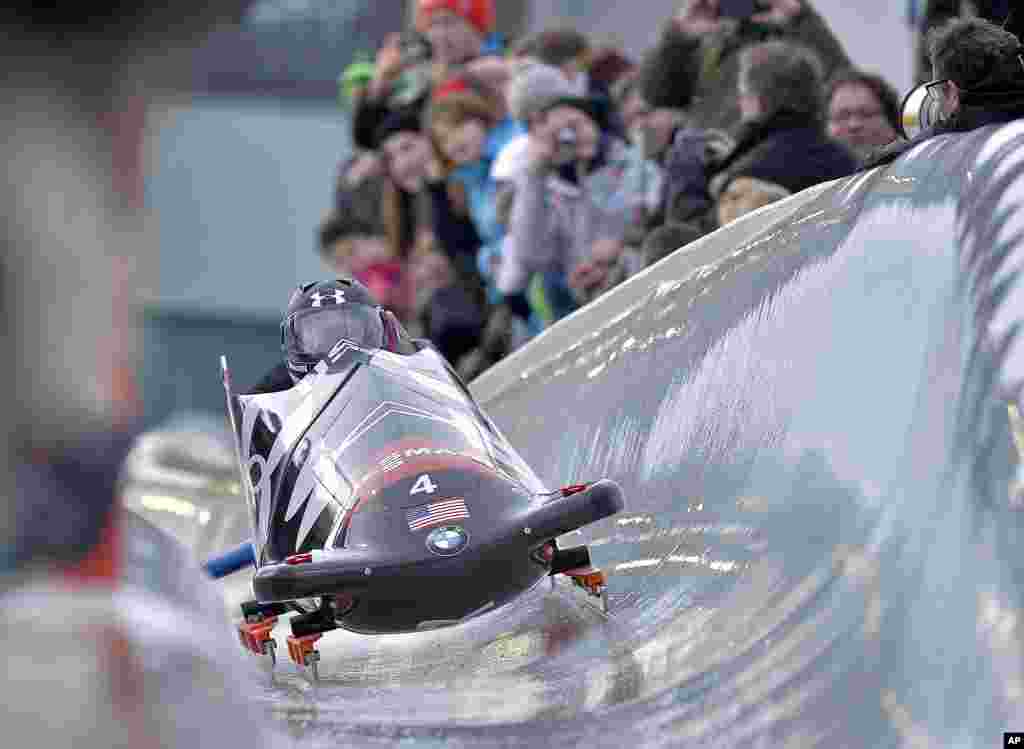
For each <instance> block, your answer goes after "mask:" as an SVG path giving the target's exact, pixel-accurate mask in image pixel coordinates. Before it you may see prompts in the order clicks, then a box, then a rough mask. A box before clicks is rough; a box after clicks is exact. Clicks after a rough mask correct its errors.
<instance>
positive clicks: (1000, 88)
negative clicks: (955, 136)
mask: <svg viewBox="0 0 1024 749" xmlns="http://www.w3.org/2000/svg"><path fill="white" fill-rule="evenodd" d="M929 55H930V57H931V63H932V80H930V81H928V82H926V83H923V84H921V85H920V86H918V87H917V88H915V89H914V90H913V91H911V92H910V93H909V94H907V96H906V98H905V99H904V100H903V106H902V110H901V113H900V117H901V123H900V124H901V126H902V129H903V133H904V135H906V137H907V138H909V140H900V141H896V142H894V143H892V144H891V145H889V146H886V147H885V148H884V149H882V150H881V151H879V152H878V153H877V154H876V155H875V156H874V157H873V158H870V159H869V160H868V162H867V166H869V167H874V166H879V165H881V164H887V163H890V162H892V161H894V160H895V159H897V158H898V157H899V156H901V155H902V154H904V153H906V152H907V151H908V150H910V149H911V148H913V147H914V146H916V145H917V144H918V143H920V142H922V141H924V140H927V139H928V138H931V137H932V136H935V135H939V134H942V133H963V132H967V131H970V130H975V129H977V128H979V127H984V126H986V125H999V124H1005V123H1007V122H1011V121H1013V120H1016V119H1021V118H1024V47H1022V46H1021V43H1020V40H1019V39H1018V38H1017V37H1016V36H1015V35H1014V34H1011V33H1010V32H1009V31H1007V30H1006V29H1004V28H1001V27H999V26H997V25H996V24H994V23H991V22H989V21H986V20H984V19H982V18H958V19H955V20H953V21H950V22H949V23H947V24H945V25H944V26H940V27H938V28H936V29H933V30H932V32H931V34H930V35H929Z"/></svg>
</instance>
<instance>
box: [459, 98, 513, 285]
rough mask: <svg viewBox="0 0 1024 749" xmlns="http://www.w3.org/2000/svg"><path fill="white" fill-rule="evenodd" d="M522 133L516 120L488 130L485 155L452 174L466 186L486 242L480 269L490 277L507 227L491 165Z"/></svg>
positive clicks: (472, 213)
mask: <svg viewBox="0 0 1024 749" xmlns="http://www.w3.org/2000/svg"><path fill="white" fill-rule="evenodd" d="M521 133H522V126H521V125H519V124H518V123H517V122H516V121H515V120H512V119H511V118H506V119H504V120H502V121H501V122H500V123H498V125H496V126H495V127H493V128H491V130H490V132H488V134H487V140H486V141H485V143H484V153H483V156H482V157H481V158H480V159H478V160H477V161H475V162H473V163H472V164H464V165H462V166H460V167H458V168H457V169H455V170H454V171H453V172H452V174H451V178H452V179H454V180H456V181H458V182H461V183H462V184H463V185H464V186H465V188H466V195H467V197H468V199H469V215H470V218H472V219H473V225H474V226H475V227H476V230H477V233H478V234H479V235H480V240H481V242H482V246H481V247H480V250H479V255H478V256H479V257H480V259H481V264H480V271H481V275H483V276H484V278H489V273H488V269H489V267H490V260H491V259H492V258H493V257H495V256H500V251H501V240H502V237H503V236H504V235H505V227H504V226H503V225H502V224H501V222H500V221H499V220H498V212H497V201H496V193H497V190H498V183H497V181H495V180H494V179H493V178H492V177H491V166H492V165H493V164H494V160H495V159H496V158H497V157H498V153H499V152H500V151H501V149H502V148H504V147H505V146H506V145H507V144H508V143H509V142H510V141H511V140H512V139H513V138H515V137H516V136H517V135H520V134H521Z"/></svg>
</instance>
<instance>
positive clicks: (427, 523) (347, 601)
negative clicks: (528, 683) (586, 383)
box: [208, 341, 623, 678]
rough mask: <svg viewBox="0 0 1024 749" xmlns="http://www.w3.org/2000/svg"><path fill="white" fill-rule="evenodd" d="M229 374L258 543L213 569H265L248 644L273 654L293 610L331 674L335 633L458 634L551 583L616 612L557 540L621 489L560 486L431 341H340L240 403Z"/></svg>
mask: <svg viewBox="0 0 1024 749" xmlns="http://www.w3.org/2000/svg"><path fill="white" fill-rule="evenodd" d="M222 368H223V374H224V385H225V391H226V394H227V403H228V414H229V418H230V421H231V424H232V431H233V432H234V434H235V437H236V449H237V451H238V459H239V463H240V467H241V470H242V476H243V479H244V480H243V486H244V489H245V495H246V498H247V501H248V504H249V511H250V515H251V520H252V527H253V536H252V542H251V544H248V545H244V546H243V547H240V548H239V549H235V550H233V551H231V552H228V553H227V554H225V555H224V556H223V557H222V558H220V559H219V560H214V561H211V563H210V564H209V565H208V569H210V570H211V573H212V574H215V575H217V576H220V575H223V574H227V573H229V572H231V571H235V570H237V569H239V568H242V567H244V566H247V565H248V564H249V563H251V564H253V565H254V566H255V573H254V574H253V578H252V591H253V594H254V596H255V598H254V600H252V601H249V602H247V603H245V604H243V606H242V613H243V619H242V621H241V622H240V624H239V625H238V633H239V637H240V639H241V641H242V643H243V644H244V645H245V647H247V648H248V649H249V650H251V651H253V652H254V653H257V654H261V655H269V656H270V657H271V658H272V659H274V658H275V651H274V642H275V641H274V639H273V637H272V635H271V630H272V629H273V627H274V626H275V624H276V623H277V620H278V617H280V616H282V615H284V614H286V613H289V612H296V615H294V616H292V617H290V619H289V623H290V626H291V636H289V637H288V638H287V642H288V651H289V656H290V657H291V659H292V660H293V661H295V662H296V663H298V664H299V665H301V666H309V667H311V668H312V670H313V676H314V678H318V674H317V661H318V660H319V653H318V652H317V650H316V642H317V640H318V639H319V638H320V637H321V636H322V635H323V634H324V633H326V632H329V631H331V630H334V629H337V628H343V629H347V630H351V631H354V632H360V633H367V634H384V633H397V632H409V631H416V630H427V629H434V628H437V627H443V626H448V625H454V624H458V623H459V622H463V621H465V620H467V619H469V618H471V617H473V616H476V615H478V614H481V613H484V612H486V611H489V610H492V609H494V608H496V607H498V606H501V605H503V604H504V603H506V602H508V601H510V600H511V599H513V598H515V597H516V596H517V595H519V594H521V593H522V592H524V591H525V590H527V589H529V588H530V587H532V586H533V585H535V584H537V583H538V582H539V581H540V580H541V579H543V578H544V577H545V576H550V575H559V574H562V575H566V576H567V577H568V578H569V579H571V580H572V581H573V582H574V583H575V584H576V585H578V586H580V587H581V588H583V589H584V590H585V591H586V592H587V593H589V594H590V595H593V596H597V597H600V598H602V600H603V601H604V603H605V608H607V592H606V579H605V576H604V574H603V573H602V572H601V571H600V570H598V569H595V568H593V567H592V566H591V564H590V555H589V551H588V549H587V548H586V547H585V546H580V547H576V548H559V546H558V543H557V541H556V538H557V537H558V536H560V535H562V534H564V533H567V532H569V531H573V530H575V529H577V528H580V527H582V526H585V525H587V524H589V523H592V522H594V521H597V520H600V519H602V518H606V517H609V516H611V515H614V514H615V513H617V512H619V511H620V510H621V509H622V508H623V498H622V492H621V489H620V488H619V486H618V485H617V484H615V483H614V482H612V481H608V480H601V481H596V482H594V483H591V484H577V485H573V486H567V487H565V488H562V489H558V490H555V491H550V490H549V489H548V488H547V487H545V486H544V485H543V484H542V482H541V481H540V480H539V479H538V478H537V476H536V475H535V474H534V473H533V471H532V470H531V469H530V468H529V466H527V465H526V463H525V462H524V461H523V459H522V458H521V457H520V456H519V455H518V454H517V453H516V451H515V450H514V449H513V448H512V447H511V445H510V444H509V443H508V441H507V440H506V439H505V438H504V437H503V436H502V434H501V433H500V432H499V430H498V429H497V427H496V426H495V425H494V423H493V422H492V421H491V419H490V418H489V417H488V416H487V415H486V414H485V413H484V412H483V411H482V410H481V409H480V408H479V407H478V405H477V404H476V402H475V401H474V399H473V397H472V396H471V395H470V393H469V391H468V390H467V389H466V387H465V386H464V385H463V383H462V381H461V380H460V379H459V377H458V376H457V375H456V374H455V373H454V371H453V370H452V369H451V367H450V366H449V365H448V364H447V362H446V361H445V360H444V359H443V358H442V357H441V356H440V355H439V354H438V353H437V352H436V351H435V350H434V349H433V348H432V347H430V345H429V344H427V343H425V342H417V343H416V351H415V353H410V354H396V353H392V352H389V351H383V350H365V349H362V348H359V347H358V346H354V345H352V344H351V343H348V342H346V341H342V342H339V344H338V345H337V346H335V347H334V349H333V350H332V351H331V353H330V354H329V355H328V356H327V357H326V358H325V359H324V360H323V361H321V362H320V364H319V365H317V366H316V367H315V368H314V370H313V371H312V372H311V373H310V374H308V375H307V376H306V377H304V378H303V379H302V380H301V381H299V382H298V383H297V384H296V385H295V386H294V387H292V388H291V389H289V390H285V391H282V392H276V393H265V394H258V395H238V394H235V393H234V392H233V390H232V387H231V380H230V375H229V372H228V369H227V362H226V361H225V360H224V359H223V358H222Z"/></svg>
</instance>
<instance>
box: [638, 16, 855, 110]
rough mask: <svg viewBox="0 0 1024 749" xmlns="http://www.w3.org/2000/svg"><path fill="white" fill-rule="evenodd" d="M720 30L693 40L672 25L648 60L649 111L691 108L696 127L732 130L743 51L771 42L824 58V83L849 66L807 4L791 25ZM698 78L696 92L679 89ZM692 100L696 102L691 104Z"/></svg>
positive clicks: (644, 75)
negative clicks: (792, 45)
mask: <svg viewBox="0 0 1024 749" xmlns="http://www.w3.org/2000/svg"><path fill="white" fill-rule="evenodd" d="M728 21H729V19H726V22H725V23H724V25H723V28H722V29H721V30H720V31H717V32H712V33H709V34H704V35H701V36H693V35H691V34H687V33H685V32H682V31H680V30H679V29H678V28H677V27H676V26H675V25H674V24H673V23H671V22H670V23H669V24H668V25H667V26H666V28H665V31H664V32H663V34H662V37H661V39H660V41H659V43H658V45H657V46H656V47H655V48H654V49H653V50H651V51H650V52H649V53H648V55H647V56H646V57H645V58H644V61H643V64H642V66H641V73H640V75H641V90H642V91H643V93H644V96H645V98H646V99H647V100H648V101H649V103H650V104H651V106H654V107H660V106H668V107H673V108H677V109H687V110H688V111H687V114H688V115H689V116H690V118H691V124H692V125H693V126H694V127H698V128H717V129H723V130H728V129H730V128H732V127H734V126H736V125H737V123H738V122H739V120H740V112H739V97H738V96H737V93H736V80H737V74H738V71H739V52H740V50H741V49H742V48H743V47H746V46H749V45H751V44H757V43H759V42H763V41H767V40H769V39H782V40H784V41H789V42H795V43H799V44H802V45H804V46H806V47H808V48H809V49H811V50H812V51H814V52H815V53H817V55H818V57H819V58H820V59H821V62H822V66H823V72H824V75H825V78H826V79H828V78H829V77H831V76H832V74H833V73H835V72H836V71H837V70H839V69H841V68H844V67H847V66H849V64H850V61H849V58H848V57H847V56H846V53H845V51H844V50H843V47H842V45H841V44H840V42H839V40H838V39H836V37H835V35H834V34H833V33H832V31H831V30H830V29H829V27H828V25H827V24H826V23H825V21H824V20H823V19H822V18H821V16H819V15H818V13H817V12H815V10H814V9H813V8H811V7H810V4H809V0H803V10H802V11H801V12H800V14H799V15H797V16H796V17H795V18H793V19H792V20H791V21H790V22H789V23H787V24H785V25H783V26H779V25H768V24H754V23H751V22H749V21H745V22H742V23H730V22H728ZM692 78H696V84H695V87H694V88H693V89H692V90H690V91H686V90H682V91H681V90H680V88H681V86H684V85H687V84H686V83H685V82H687V81H689V80H691V79H692ZM691 96H692V102H691V101H689V100H690V98H691Z"/></svg>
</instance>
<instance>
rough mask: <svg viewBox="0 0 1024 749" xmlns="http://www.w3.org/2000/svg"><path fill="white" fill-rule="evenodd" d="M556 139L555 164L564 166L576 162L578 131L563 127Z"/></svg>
mask: <svg viewBox="0 0 1024 749" xmlns="http://www.w3.org/2000/svg"><path fill="white" fill-rule="evenodd" d="M556 139H557V142H556V145H555V156H554V162H555V164H556V165H557V166H563V165H565V164H571V163H572V162H574V161H576V131H575V130H573V129H572V128H571V127H563V128H562V129H561V130H559V131H558V135H557V136H556Z"/></svg>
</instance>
